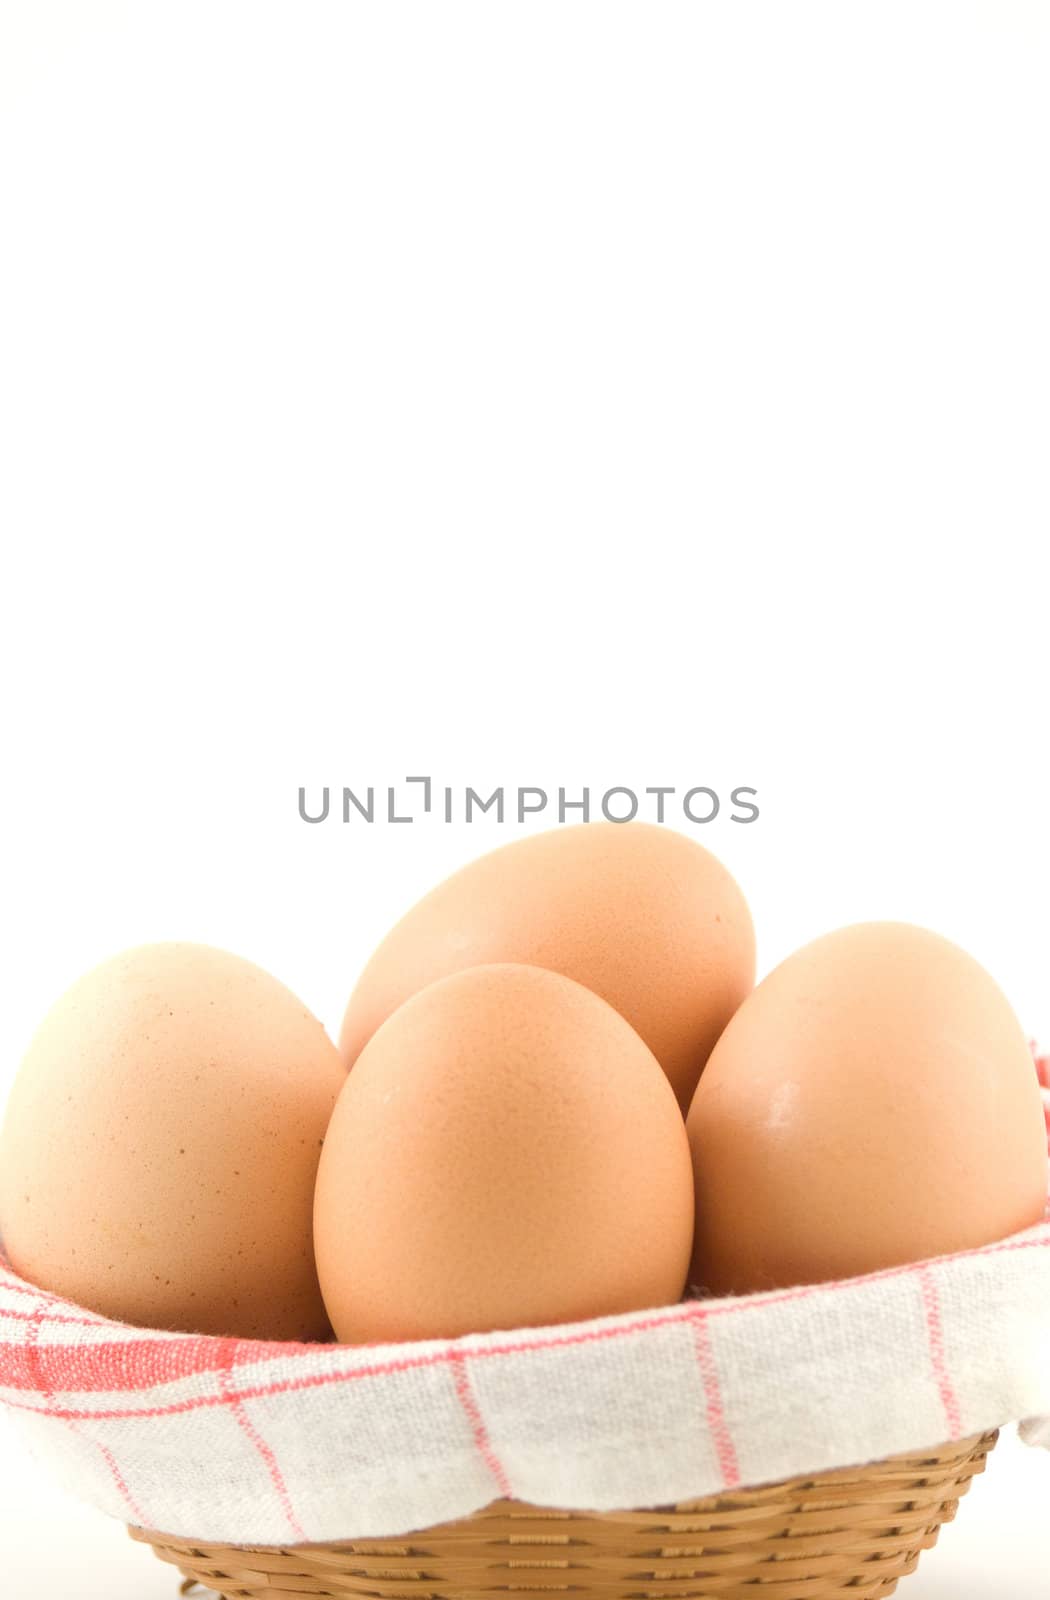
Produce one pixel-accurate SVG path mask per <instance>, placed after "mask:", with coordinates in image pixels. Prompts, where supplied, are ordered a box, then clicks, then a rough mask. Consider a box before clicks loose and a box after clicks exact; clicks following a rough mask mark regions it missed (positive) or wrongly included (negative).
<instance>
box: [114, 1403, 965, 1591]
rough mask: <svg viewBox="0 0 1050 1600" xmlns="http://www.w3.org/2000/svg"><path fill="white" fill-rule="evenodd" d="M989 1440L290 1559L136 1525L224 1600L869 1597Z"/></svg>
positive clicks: (936, 1517)
mask: <svg viewBox="0 0 1050 1600" xmlns="http://www.w3.org/2000/svg"><path fill="white" fill-rule="evenodd" d="M995 1439H996V1435H995V1434H994V1433H986V1434H983V1435H979V1436H977V1437H974V1438H972V1439H965V1440H962V1441H960V1442H958V1443H955V1444H948V1445H943V1446H941V1448H939V1449H937V1450H927V1451H920V1452H915V1453H913V1454H909V1455H902V1456H894V1457H893V1458H892V1459H890V1460H888V1461H880V1462H876V1463H874V1464H873V1465H870V1466H865V1467H853V1468H847V1469H843V1470H839V1471H835V1472H825V1473H821V1474H819V1475H817V1476H815V1477H810V1478H792V1479H790V1480H789V1481H787V1482H784V1483H775V1484H768V1485H765V1486H764V1487H761V1488H756V1489H742V1490H737V1491H734V1492H733V1493H724V1494H717V1495H711V1496H710V1497H708V1498H707V1499H704V1500H692V1501H687V1502H684V1503H682V1504H680V1505H676V1506H670V1507H668V1508H666V1509H663V1510H657V1511H623V1512H605V1513H601V1514H589V1513H580V1512H568V1511H550V1510H543V1509H541V1508H539V1507H536V1506H528V1505H523V1504H521V1503H520V1502H518V1501H513V1500H501V1501H497V1502H495V1503H494V1504H493V1505H490V1506H488V1507H487V1508H486V1509H485V1510H484V1511H479V1512H477V1513H475V1515H474V1516H471V1517H465V1518H464V1519H463V1520H462V1521H459V1522H448V1523H445V1524H443V1525H442V1526H441V1527H437V1528H428V1529H427V1530H426V1531H425V1532H421V1533H414V1534H411V1535H408V1536H403V1537H401V1538H398V1539H362V1540H357V1541H354V1542H351V1543H346V1544H331V1545H300V1546H298V1547H295V1548H290V1549H256V1548H236V1547H233V1546H230V1545H214V1544H195V1543H194V1542H193V1541H192V1540H186V1539H169V1538H164V1537H163V1536H162V1535H160V1534H156V1533H146V1532H143V1531H141V1530H139V1529H137V1528H133V1529H132V1530H131V1533H132V1537H133V1538H135V1539H140V1540H142V1541H143V1542H145V1543H146V1544H149V1545H152V1547H153V1549H154V1551H155V1552H156V1554H157V1555H158V1556H159V1557H160V1558H161V1560H162V1561H169V1562H171V1563H172V1564H173V1565H175V1566H176V1567H178V1569H179V1571H180V1572H181V1573H182V1574H183V1576H184V1577H185V1579H186V1580H187V1581H186V1583H185V1584H184V1586H183V1592H184V1593H186V1594H189V1593H190V1592H191V1591H192V1590H193V1589H194V1587H195V1585H196V1584H200V1585H202V1586H203V1587H204V1588H205V1589H212V1590H215V1591H217V1592H218V1593H219V1594H221V1595H223V1596H224V1597H226V1600H302V1597H303V1596H304V1595H314V1596H321V1597H325V1596H327V1597H329V1600H346V1597H347V1596H351V1595H368V1596H372V1597H374V1600H402V1597H403V1600H487V1597H492V1596H505V1595H508V1594H541V1593H542V1594H551V1593H554V1594H564V1593H575V1594H586V1595H593V1596H596V1597H601V1600H628V1597H631V1600H686V1597H687V1596H692V1597H695V1600H700V1597H702V1596H707V1597H711V1600H714V1597H716V1596H717V1597H718V1600H747V1597H752V1600H753V1597H754V1595H755V1594H756V1591H757V1590H758V1589H759V1588H760V1587H761V1588H762V1589H763V1590H764V1591H766V1592H768V1593H769V1595H770V1597H771V1600H773V1597H775V1600H839V1597H841V1600H873V1597H874V1596H884V1595H889V1594H892V1593H893V1591H894V1589H895V1588H896V1586H897V1580H898V1579H899V1578H903V1577H904V1576H905V1575H906V1574H907V1573H909V1572H912V1571H914V1569H915V1566H916V1564H917V1562H918V1559H919V1555H920V1554H921V1552H922V1551H923V1550H928V1549H929V1548H930V1546H931V1545H933V1544H935V1543H936V1540H937V1534H938V1531H939V1529H940V1526H941V1524H942V1523H943V1522H948V1521H950V1519H951V1518H952V1517H953V1516H954V1514H955V1508H956V1505H957V1504H958V1501H959V1497H960V1496H961V1495H963V1494H965V1493H966V1490H967V1488H968V1487H969V1484H970V1479H971V1478H972V1477H973V1476H974V1474H975V1473H978V1472H981V1471H982V1470H983V1468H984V1462H985V1457H986V1456H987V1454H988V1452H989V1450H990V1449H991V1448H992V1446H993V1445H994V1443H995Z"/></svg>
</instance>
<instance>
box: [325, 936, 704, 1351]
mask: <svg viewBox="0 0 1050 1600" xmlns="http://www.w3.org/2000/svg"><path fill="white" fill-rule="evenodd" d="M692 1226H693V1191H692V1179H691V1173H690V1166H689V1146H688V1141H687V1140H686V1136H685V1127H684V1124H683V1122H682V1118H681V1116H680V1114H679V1111H678V1107H677V1104H676V1102H675V1098H674V1095H673V1093H672V1092H671V1089H670V1087H669V1086H668V1083H667V1080H666V1078H665V1077H664V1075H663V1073H662V1072H661V1071H660V1068H659V1065H658V1063H657V1062H656V1060H655V1059H654V1057H653V1055H652V1053H651V1052H650V1051H649V1050H648V1049H647V1048H646V1046H645V1045H644V1044H643V1043H642V1041H641V1039H639V1037H638V1035H637V1034H636V1033H635V1032H634V1030H633V1029H632V1028H631V1027H630V1026H629V1025H628V1024H627V1023H626V1022H625V1021H624V1020H623V1018H622V1017H621V1016H620V1015H619V1014H618V1013H617V1012H615V1011H614V1010H613V1009H612V1007H611V1006H608V1005H606V1003H605V1001H604V1000H600V999H599V998H598V996H597V995H595V994H592V993H591V991H590V990H589V989H584V988H583V987H582V986H581V985H580V984H577V983H573V982H571V981H570V980H569V979H568V978H563V977H560V976H559V975H557V974H556V973H552V972H545V971H541V970H540V969H538V968H536V967H525V966H486V967H479V968H476V969H474V970H473V971H468V972H463V973H458V974H456V975H454V976H453V977H450V978H444V979H442V980H441V981H440V982H438V983H435V984H432V985H431V986H430V987H429V988H427V989H424V990H422V991H421V993H419V994H417V995H416V996H415V997H414V998H413V999H411V1000H409V1001H408V1002H407V1003H406V1004H405V1005H404V1006H402V1007H401V1009H400V1010H398V1011H395V1012H394V1014H393V1016H392V1017H390V1018H389V1020H388V1021H387V1022H386V1023H385V1024H384V1025H383V1027H381V1028H380V1029H379V1031H378V1032H377V1033H376V1034H375V1036H374V1038H373V1039H372V1040H371V1042H370V1043H369V1044H368V1045H367V1046H366V1047H365V1049H364V1051H363V1052H362V1054H361V1056H360V1059H359V1060H358V1062H357V1065H356V1066H355V1068H354V1070H353V1072H352V1073H351V1074H350V1077H349V1078H348V1079H347V1082H346V1087H345V1088H344V1089H343V1092H342V1094H341V1095H340V1097H339V1103H338V1105H337V1106H336V1109H335V1115H334V1116H333V1118H332V1122H331V1126H330V1129H329V1132H328V1137H327V1139H326V1141H325V1148H324V1153H323V1155H322V1157H321V1167H320V1171H319V1173H318V1178H317V1200H316V1206H315V1211H314V1235H315V1243H316V1250H317V1263H318V1268H319V1271H320V1277H321V1287H322V1289H323V1291H324V1298H325V1304H326V1306H327V1307H328V1312H329V1315H330V1317H331V1319H332V1325H333V1327H334V1328H335V1330H336V1333H337V1334H338V1336H339V1338H340V1339H342V1340H343V1341H345V1342H346V1343H368V1342H372V1341H386V1340H398V1339H425V1338H436V1337H439V1336H441V1337H451V1336H455V1335H458V1334H464V1333H469V1332H476V1331H481V1330H489V1329H496V1328H516V1327H523V1326H537V1325H543V1324H548V1323H557V1322H569V1321H574V1320H576V1319H583V1318H588V1317H599V1316H604V1315H606V1314H611V1313H613V1312H620V1311H633V1310H636V1309H639V1308H641V1307H645V1306H655V1305H664V1304H667V1303H668V1302H673V1301H676V1300H678V1299H679V1298H680V1296H681V1293H682V1289H683V1287H684V1285H685V1276H686V1269H687V1267H688V1264H689V1248H690V1243H691V1239H692Z"/></svg>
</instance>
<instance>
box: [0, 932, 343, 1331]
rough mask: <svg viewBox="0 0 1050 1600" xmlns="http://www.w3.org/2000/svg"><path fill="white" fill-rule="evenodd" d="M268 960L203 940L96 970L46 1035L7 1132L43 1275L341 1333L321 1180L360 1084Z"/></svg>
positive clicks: (141, 1300) (110, 1308) (24, 1237)
mask: <svg viewBox="0 0 1050 1600" xmlns="http://www.w3.org/2000/svg"><path fill="white" fill-rule="evenodd" d="M345 1076H346V1074H345V1068H344V1067H343V1064H342V1061H341V1058H340V1056H339V1053H338V1051H337V1050H336V1048H335V1045H334V1044H333V1043H332V1042H331V1040H330V1039H329V1038H328V1037H327V1036H326V1034H325V1032H324V1029H323V1028H322V1027H321V1024H320V1023H319V1022H318V1021H317V1020H316V1019H315V1018H314V1017H313V1016H311V1015H310V1013H309V1011H307V1009H306V1007H305V1006H304V1005H303V1004H302V1002H301V1001H299V1000H297V999H296V997H295V996H294V995H293V994H291V993H290V992H289V990H287V989H286V988H285V987H284V986H283V984H280V983H278V982H277V980H276V979H275V978H272V977H270V975H269V974H268V973H266V972H263V971H262V970H261V969H260V968H258V967H256V966H253V965H252V964H251V963H250V962H248V961H243V960H241V959H239V958H238V957H237V956H234V955H229V954H227V953H226V952H224V951H222V950H215V949H210V948H208V947H207V946H203V945H196V944H180V943H172V944H153V945H145V946H142V947H141V948H139V949H135V950H130V951H127V952H125V953H124V954H121V955H118V956H115V957H114V958H113V959H112V960H109V961H107V962H105V963H104V964H103V965H102V966H100V967H97V968H96V969H95V970H94V971H93V972H89V973H88V974H87V975H86V976H85V977H83V978H81V979H80V981H79V982H77V983H75V984H74V985H73V987H72V988H71V989H69V990H68V991H67V993H66V994H64V995H63V996H62V998H61V999H60V1000H59V1001H58V1002H57V1004H56V1005H55V1006H54V1007H53V1008H52V1010H51V1011H50V1013H49V1014H48V1016H47V1018H46V1019H45V1021H44V1023H43V1025H42V1026H41V1028H40V1029H39V1031H38V1032H37V1034H36V1037H35V1038H34V1039H33V1041H32V1043H31V1044H30V1047H29V1051H28V1054H27V1055H26V1057H25V1060H24V1061H23V1063H22V1066H21V1068H20V1071H19V1073H18V1076H17V1079H16V1081H15V1084H14V1087H13V1090H12V1093H11V1097H10V1101H9V1103H8V1107H7V1113H6V1117H5V1120H4V1126H3V1132H2V1134H0V1235H2V1237H3V1241H4V1246H5V1249H6V1252H7V1255H8V1257H9V1259H10V1262H11V1265H12V1266H13V1267H14V1268H15V1270H16V1271H17V1272H19V1273H20V1274H22V1276H24V1277H25V1278H27V1279H29V1280H30V1281H31V1282H32V1283H35V1284H37V1285H39V1286H40V1287H41V1288H43V1289H47V1290H50V1291H52V1292H54V1293H55V1294H58V1295H61V1296H64V1297H65V1298H67V1299H69V1300H73V1301H75V1302H76V1303H77V1304H79V1305H81V1306H85V1307H87V1308H89V1309H90V1310H92V1311H95V1312H100V1313H102V1314H103V1315H104V1316H108V1317H113V1318H116V1319H118V1320H121V1321H124V1322H130V1323H136V1324H139V1325H142V1326H147V1327H154V1328H165V1329H180V1330H185V1331H190V1332H199V1333H210V1334H224V1335H225V1334H229V1335H241V1336H244V1337H257V1338H266V1339H319V1338H323V1337H325V1336H328V1337H330V1329H329V1327H328V1321H327V1318H326V1316H325V1312H324V1306H323V1303H322V1300H321V1291H320V1287H319V1285H318V1281H317V1271H316V1267H315V1264H314V1258H313V1249H312V1209H313V1190H314V1182H315V1178H316V1174H317V1164H318V1160H319V1158H320V1154H321V1144H322V1141H323V1139H324V1134H325V1129H326V1127H327V1124H328V1119H329V1117H330V1116H331V1113H332V1110H333V1107H334V1106H335V1102H336V1098H337V1095H338V1092H339V1090H340V1089H341V1088H342V1085H343V1083H344V1081H345Z"/></svg>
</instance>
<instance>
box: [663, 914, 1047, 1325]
mask: <svg viewBox="0 0 1050 1600" xmlns="http://www.w3.org/2000/svg"><path fill="white" fill-rule="evenodd" d="M688 1131H689V1141H690V1145H691V1149H692V1155H693V1170H694V1181H695V1189H696V1208H697V1209H696V1236H695V1246H694V1255H693V1264H692V1269H691V1273H690V1281H691V1282H692V1283H693V1284H694V1285H696V1286H698V1287H700V1288H702V1289H704V1290H706V1291H709V1292H711V1293H714V1294H727V1293H731V1292H735V1293H740V1292H746V1291H749V1290H757V1289H768V1288H775V1287H782V1286H786V1285H792V1284H805V1283H815V1282H819V1281H822V1280H826V1279H832V1278H841V1277H848V1276H851V1275H854V1274H859V1273H865V1272H872V1271H875V1270H877V1269H879V1268H882V1267H891V1266H894V1265H897V1264H900V1263H903V1262H908V1261H919V1260H924V1259H926V1258H927V1257H929V1256H935V1255H941V1254H948V1253H949V1252H951V1251H954V1250H963V1249H966V1248H968V1247H971V1246H979V1245H984V1244H988V1243H990V1242H991V1241H993V1240H997V1239H1002V1238H1004V1237H1005V1236H1006V1235H1008V1234H1011V1233H1014V1232H1016V1231H1017V1230H1018V1229H1021V1228H1025V1227H1028V1226H1029V1225H1031V1224H1034V1223H1036V1222H1038V1221H1039V1220H1040V1218H1041V1216H1042V1214H1043V1210H1044V1207H1045V1205H1046V1193H1047V1151H1046V1131H1045V1127H1044V1124H1043V1117H1042V1109H1041V1104H1040V1097H1039V1092H1038V1086H1037V1083H1036V1077H1035V1073H1034V1072H1033V1070H1032V1059H1031V1055H1030V1052H1029V1049H1028V1046H1027V1043H1026V1040H1025V1036H1024V1033H1023V1032H1022V1030H1021V1027H1020V1024H1019V1023H1018V1021H1017V1019H1016V1017H1015V1016H1014V1015H1013V1012H1012V1011H1011V1009H1010V1006H1009V1004H1008V1003H1007V1001H1006V999H1005V997H1004V996H1003V994H1002V992H1001V991H1000V990H999V989H998V987H997V986H996V984H995V983H994V982H993V980H992V979H991V978H990V977H989V975H988V974H987V973H986V972H985V971H984V969H983V968H982V967H980V966H979V965H978V963H977V962H976V961H974V960H973V959H972V957H970V956H968V955H966V954H965V953H964V952H963V951H962V950H960V949H958V948H957V946H955V945H953V944H950V943H949V942H948V940H946V939H942V938H940V937H938V935H937V934H934V933H929V932H927V931H926V930H925V929H922V928H916V927H911V926H909V925H907V924H904V923H894V922H882V923H862V924H858V925H857V926H854V927H849V928H843V929H841V930H840V931H838V932H836V933H831V934H828V935H827V936H826V937H825V938H822V939H817V940H816V941H815V942H814V943H813V944H810V945H807V946H806V947H805V948H804V949H802V950H799V951H798V952H796V954H794V955H792V956H790V957H789V958H788V959H787V960H786V961H785V962H783V964H782V965H781V966H779V967H777V968H776V970H775V971H774V972H772V973H771V974H770V975H769V977H767V978H766V979H764V980H763V982H762V983H760V984H759V985H758V987H757V989H756V990H755V991H754V993H753V994H752V995H751V996H750V998H749V999H747V1000H746V1001H745V1002H744V1004H743V1005H742V1006H741V1008H740V1010H739V1011H738V1012H737V1014H736V1016H735V1017H734V1018H733V1020H732V1021H731V1022H730V1024H729V1026H728V1027H727V1029H726V1031H725V1033H724V1034H723V1035H722V1037H721V1039H720V1040H719V1042H718V1044H717V1046H716V1048H715V1050H714V1052H713V1054H712V1056H711V1059H710V1061H709V1062H708V1065H707V1070H706V1071H705V1073H704V1076H703V1078H702V1079H701V1081H700V1084H699V1087H698V1088H697V1091H696V1095H695V1098H694V1100H693V1104H692V1107H691V1109H690V1112H689V1119H688Z"/></svg>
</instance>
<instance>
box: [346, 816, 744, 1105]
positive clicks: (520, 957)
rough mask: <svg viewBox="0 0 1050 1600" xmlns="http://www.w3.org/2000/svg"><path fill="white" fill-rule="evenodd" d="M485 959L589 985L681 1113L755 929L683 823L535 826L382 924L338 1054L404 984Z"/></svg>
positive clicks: (414, 986)
mask: <svg viewBox="0 0 1050 1600" xmlns="http://www.w3.org/2000/svg"><path fill="white" fill-rule="evenodd" d="M490 962H517V963H525V964H528V965H532V966H537V967H546V968H548V969H549V970H551V971H552V972H560V973H562V974H563V975H564V976H565V977H567V978H574V979H576V981H577V982H578V983H582V984H584V985H585V986H586V987H587V988H589V989H593V991H594V992H595V994H598V995H600V996H601V997H602V999H603V1000H607V1001H608V1002H609V1004H610V1005H612V1006H614V1007H615V1009H616V1010H617V1011H619V1012H620V1013H621V1015H622V1016H624V1017H625V1018H626V1019H627V1021H628V1022H629V1023H630V1024H631V1026H632V1027H633V1028H634V1029H635V1030H636V1031H637V1032H638V1033H639V1034H640V1035H641V1037H642V1038H643V1039H644V1040H645V1042H646V1044H647V1045H648V1046H649V1048H650V1050H652V1052H653V1053H654V1055H655V1056H656V1058H657V1060H658V1061H659V1062H660V1064H661V1066H662V1067H663V1069H664V1071H665V1072H666V1074H667V1076H668V1078H669V1079H670V1082H671V1085H672V1087H673V1088H674V1091H675V1093H676V1095H677V1096H678V1100H679V1104H680V1105H681V1107H682V1111H683V1114H684V1112H685V1110H686V1108H687V1107H688V1105H689V1100H690V1097H691V1095H692V1092H693V1089H694V1088H695V1086H696V1081H697V1078H698V1077H699V1075H700V1072H701V1070H702V1068H703V1065H704V1062H705V1061H706V1059H707V1057H708V1055H709V1053H710V1051H711V1049H712V1047H713V1045H714V1043H715V1040H716V1039H717V1038H718V1035H719V1034H720V1033H721V1031H722V1029H723V1028H724V1027H725V1025H726V1023H727V1022H728V1021H729V1018H730V1017H731V1016H732V1014H733V1012H734V1011H735V1010H736V1008H737V1006H738V1005H739V1004H740V1002H741V1001H742V1000H743V998H744V996H745V995H746V994H747V993H748V992H749V990H750V989H751V987H752V985H753V983H754V976H755V938H754V930H753V928H752V924H751V917H750V914H749V912H748V908H747V904H746V902H745V900H744V897H743V895H742V893H741V892H740V889H739V888H738V887H737V884H736V882H735V881H734V879H733V878H732V877H731V876H730V874H729V872H728V871H727V870H726V868H725V867H723V866H722V864H721V863H720V862H719V861H718V860H716V858H715V857H714V856H713V855H711V853H710V852H709V851H708V850H705V849H704V848H703V846H702V845H699V844H697V843H695V841H693V840H692V839H688V838H686V837H685V836H684V835H683V834H680V833H676V832H674V831H673V830H672V829H670V828H663V827H658V826H656V825H654V824H650V823H642V822H629V823H606V822H601V823H585V824H577V825H575V826H571V827H567V828H560V829H553V830H551V831H549V832H546V833H541V834H536V835H533V836H532V837H530V838H527V839H521V840H518V841H516V842H515V843H513V844H508V845H504V846H503V847H502V848H501V849H498V850H494V851H491V852H490V853H489V854H488V855H484V856H482V857H480V858H479V859H478V860H476V861H474V862H472V863H471V864H469V865H468V866H466V867H464V868H463V869H462V870H461V871H459V872H457V873H455V874H454V875H453V876H452V877H451V878H448V879H446V880H445V882H444V883H442V884H439V885H438V887H437V888H436V889H433V890H432V891H431V892H430V894H428V895H427V896H426V897H425V898H424V899H423V900H421V901H419V903H418V904H417V905H416V906H414V907H413V908H412V909H411V910H410V911H409V912H408V913H407V914H406V915H405V916H404V917H403V918H402V920H401V921H400V922H399V923H398V924H397V926H396V927H395V928H394V929H393V930H392V931H391V932H390V933H389V934H388V935H387V937H386V938H385V939H384V940H383V942H382V944H381V945H380V946H379V948H378V949H377V950H376V952H375V954H374V955H373V956H372V958H371V960H370V961H369V963H368V965H367V966H366V968H365V970H364V972H363V973H362V975H361V977H360V979H359V980H358V983H357V986H356V988H355V989H354V992H353V994H352V995H351V998H350V1003H349V1005H348V1007H347V1011H346V1015H345V1018H344V1021H343V1028H342V1033H341V1036H340V1047H341V1049H342V1051H343V1053H344V1055H345V1057H346V1059H347V1061H348V1063H351V1064H352V1063H353V1062H354V1061H355V1060H356V1059H357V1057H358V1055H359V1054H360V1052H361V1050H362V1049H363V1047H364V1046H365V1044H366V1043H367V1042H368V1040H369V1039H370V1038H371V1037H372V1035H373V1034H374V1033H375V1031H376V1029H377V1028H378V1027H379V1025H380V1024H381V1023H382V1022H383V1021H385V1019H386V1018H387V1017H388V1016H389V1015H390V1013H391V1012H392V1011H394V1010H395V1009H396V1008H397V1007H398V1006H399V1005H400V1004H401V1003H402V1001H404V1000H407V999H408V998H409V996H410V995H413V994H415V993H416V992H417V991H418V990H419V989H422V988H424V987H425V986H426V985H427V984H429V983H433V982H434V981H435V980H436V979H438V978H443V977H447V976H448V975H449V974H451V973H453V972H459V971H463V970H464V969H466V968H468V967H475V966H481V965H486V964H488V963H490Z"/></svg>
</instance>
